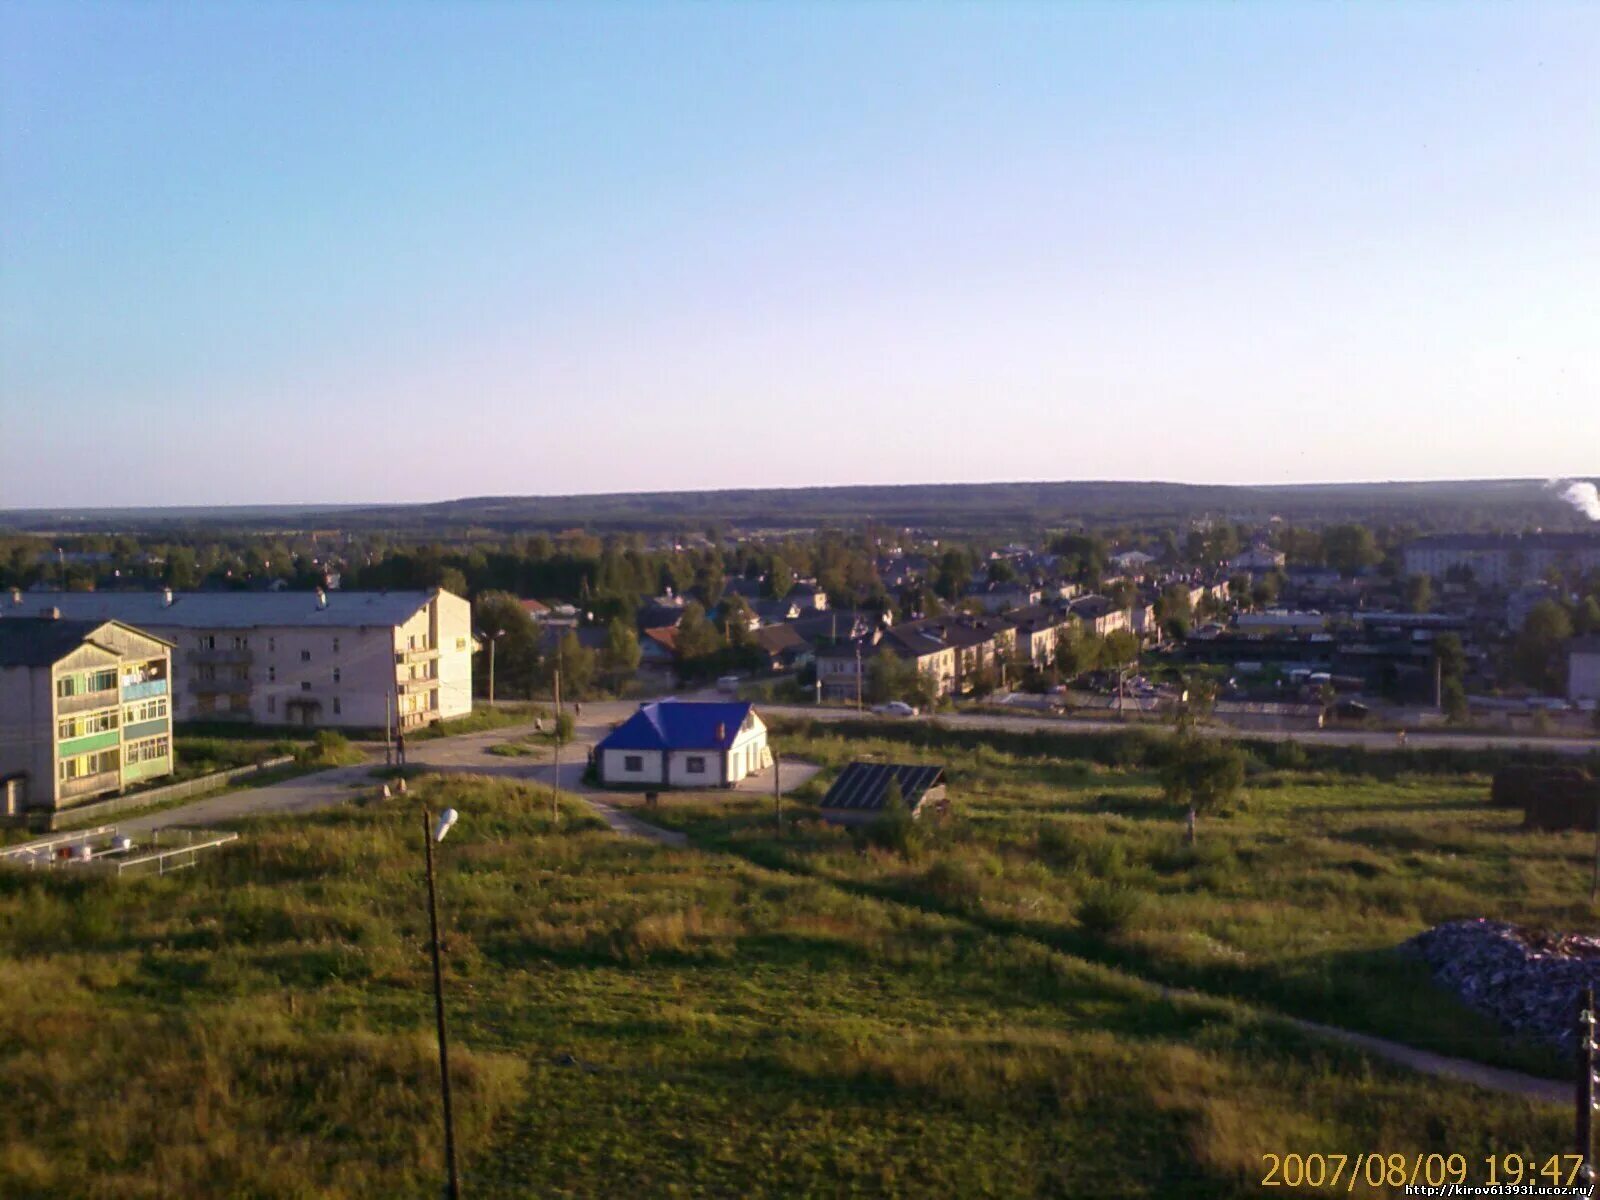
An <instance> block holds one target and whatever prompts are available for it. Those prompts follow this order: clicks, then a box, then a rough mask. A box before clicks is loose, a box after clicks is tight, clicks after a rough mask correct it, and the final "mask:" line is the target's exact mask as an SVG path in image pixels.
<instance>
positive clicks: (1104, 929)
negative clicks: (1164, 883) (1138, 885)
mask: <svg viewBox="0 0 1600 1200" xmlns="http://www.w3.org/2000/svg"><path fill="white" fill-rule="evenodd" d="M1143 910H1144V896H1143V895H1142V894H1141V893H1140V892H1138V891H1135V890H1134V889H1133V888H1131V887H1128V886H1127V885H1126V884H1122V883H1114V882H1108V881H1105V880H1094V881H1092V882H1091V883H1089V884H1088V885H1087V886H1086V887H1085V888H1084V889H1083V892H1082V895H1081V896H1080V898H1079V900H1078V903H1077V905H1076V907H1074V909H1073V916H1074V917H1075V918H1076V920H1077V922H1078V925H1079V927H1080V928H1081V929H1082V930H1083V931H1084V933H1086V934H1088V935H1089V936H1090V937H1093V938H1099V939H1102V940H1107V939H1111V938H1114V937H1117V936H1118V935H1120V934H1122V933H1125V932H1127V931H1128V930H1130V929H1132V928H1133V927H1134V925H1135V924H1136V922H1137V921H1138V919H1139V917H1140V915H1141V913H1142V912H1143Z"/></svg>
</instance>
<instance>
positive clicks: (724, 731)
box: [717, 721, 728, 742]
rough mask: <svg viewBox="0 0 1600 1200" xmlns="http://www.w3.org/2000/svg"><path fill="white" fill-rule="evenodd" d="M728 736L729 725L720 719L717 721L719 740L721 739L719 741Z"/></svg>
mask: <svg viewBox="0 0 1600 1200" xmlns="http://www.w3.org/2000/svg"><path fill="white" fill-rule="evenodd" d="M727 736H728V727H727V726H726V725H724V724H723V723H722V722H721V721H718V722H717V741H719V742H721V741H724V740H726V739H727Z"/></svg>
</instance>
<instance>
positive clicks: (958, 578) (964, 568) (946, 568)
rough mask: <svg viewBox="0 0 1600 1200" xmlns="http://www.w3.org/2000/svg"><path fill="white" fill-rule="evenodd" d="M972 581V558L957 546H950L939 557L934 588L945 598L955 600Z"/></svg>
mask: <svg viewBox="0 0 1600 1200" xmlns="http://www.w3.org/2000/svg"><path fill="white" fill-rule="evenodd" d="M971 581H972V560H971V558H969V557H968V556H967V552H966V551H965V550H963V549H961V547H959V546H951V547H950V548H949V549H948V550H946V551H945V552H944V554H943V555H942V556H941V557H940V559H939V569H938V573H937V575H936V576H935V578H934V584H933V586H934V589H935V590H936V591H937V592H938V593H939V595H941V596H943V597H944V598H945V599H946V600H951V601H954V600H957V599H959V598H960V596H961V593H962V592H964V591H966V590H967V584H968V583H970V582H971Z"/></svg>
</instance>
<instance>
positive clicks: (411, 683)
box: [395, 675, 439, 695]
mask: <svg viewBox="0 0 1600 1200" xmlns="http://www.w3.org/2000/svg"><path fill="white" fill-rule="evenodd" d="M395 682H396V684H397V685H398V686H399V688H400V690H401V692H403V693H405V694H406V695H415V694H419V693H422V692H426V691H428V690H429V689H430V688H436V687H438V686H439V677H438V676H437V675H432V676H429V677H428V678H426V679H407V678H406V677H404V676H401V677H400V678H399V679H398V680H396V681H395Z"/></svg>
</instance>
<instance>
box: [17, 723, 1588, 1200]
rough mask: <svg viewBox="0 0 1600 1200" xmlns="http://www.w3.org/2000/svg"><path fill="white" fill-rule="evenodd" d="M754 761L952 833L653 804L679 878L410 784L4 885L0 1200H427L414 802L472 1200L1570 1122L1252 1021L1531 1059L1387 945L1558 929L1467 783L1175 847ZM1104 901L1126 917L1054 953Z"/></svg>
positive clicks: (905, 1178)
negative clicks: (188, 844) (676, 841)
mask: <svg viewBox="0 0 1600 1200" xmlns="http://www.w3.org/2000/svg"><path fill="white" fill-rule="evenodd" d="M783 736H784V741H785V746H786V748H787V749H788V751H789V752H790V753H795V754H801V755H804V756H809V757H811V758H813V759H815V760H817V761H821V762H824V763H826V764H830V765H836V764H838V763H841V762H843V761H845V760H846V759H848V758H850V757H854V756H858V755H859V754H861V753H863V752H875V753H878V754H881V755H888V756H894V757H904V756H906V755H913V756H922V757H934V758H937V759H938V761H942V762H945V763H947V764H948V765H949V766H950V768H951V772H952V781H953V792H954V796H955V800H956V805H957V816H956V818H955V819H954V820H953V821H952V822H950V823H949V824H948V825H946V826H944V827H942V828H939V829H933V828H930V829H928V830H927V831H926V832H925V833H924V834H923V835H922V836H919V838H918V839H917V840H916V842H915V844H914V845H913V846H912V847H910V853H909V855H902V854H899V853H895V852H891V851H884V850H858V849H857V848H856V847H855V846H854V845H853V844H852V843H851V841H850V840H849V839H848V838H847V837H845V836H843V835H841V834H839V833H837V832H834V831H830V830H827V829H825V828H823V827H821V826H819V825H817V824H815V823H812V822H802V824H801V825H800V827H799V828H798V829H792V830H791V832H790V834H789V836H787V837H785V838H783V839H781V840H780V839H778V838H777V837H776V836H775V834H774V831H773V828H772V821H771V809H770V802H769V801H767V800H765V799H764V798H761V797H750V798H749V799H746V798H744V797H743V796H738V797H734V796H728V795H718V796H715V797H701V798H694V797H690V798H688V799H686V800H682V801H676V802H674V803H673V804H672V805H670V806H669V807H667V808H665V809H663V810H662V811H661V813H660V818H661V819H662V820H663V821H665V822H670V823H671V824H673V825H675V826H676V827H678V828H681V829H683V830H685V831H686V832H688V833H689V834H690V836H691V838H692V840H693V843H694V844H693V846H692V847H691V848H689V849H681V850H679V849H669V848H665V847H661V846H657V845H653V844H649V843H643V842H637V841H630V840H625V839H620V838H617V837H616V836H614V835H612V834H610V833H609V832H606V831H604V830H603V828H602V827H601V826H600V825H599V823H598V822H597V821H595V820H594V819H593V818H592V817H590V816H588V815H587V810H585V809H583V808H581V807H578V806H577V805H576V803H575V802H569V803H566V804H564V806H563V809H562V817H561V820H560V823H559V825H553V824H552V823H551V820H550V818H549V815H548V807H547V804H546V802H545V797H544V796H543V795H535V794H533V793H531V792H530V791H528V790H527V789H525V788H522V787H519V786H518V785H515V784H511V783H507V782H504V781H490V780H486V779H470V778H452V779H448V780H440V779H434V780H431V781H428V782H425V783H423V784H422V785H420V787H419V788H418V789H416V790H415V791H414V792H413V794H412V796H411V797H410V798H409V799H407V800H405V801H394V802H389V803H383V802H378V801H373V802H370V803H367V804H365V805H360V806H351V807H349V808H347V809H345V810H341V811H337V812H332V813H327V814H322V815H317V816H311V817H303V818H295V819H281V820H273V821H262V822H256V823H252V824H250V825H249V826H248V827H247V828H246V837H245V839H244V840H243V841H242V842H241V843H240V844H239V846H238V847H237V848H235V849H233V850H231V851H230V852H228V853H227V854H226V855H224V856H222V857H219V858H218V859H216V860H214V861H213V862H212V863H210V864H209V865H207V866H203V867H201V868H200V869H198V870H196V871H194V872H191V873H188V874H186V875H182V876H179V877H176V878H166V879H153V880H142V881H132V882H127V883H123V884H120V885H116V884H110V883H103V882H100V881H96V880H87V879H74V878H71V877H70V876H66V877H58V878H41V877H27V876H17V875H0V928H4V929H6V930H8V931H9V932H8V936H7V939H6V941H5V944H4V954H3V955H0V988H3V992H4V995H5V996H6V998H7V1001H6V1003H5V1004H4V1005H3V1006H0V1088H4V1090H5V1093H6V1094H7V1095H8V1096H9V1097H10V1100H11V1103H10V1111H11V1116H10V1117H9V1119H8V1127H7V1137H6V1138H5V1139H4V1140H3V1142H0V1179H4V1180H6V1181H7V1183H6V1189H5V1191H6V1194H7V1195H8V1196H10V1195H17V1196H40V1197H43V1196H52V1197H53V1196H69V1195H70V1196H97V1197H118V1198H122V1197H139V1196H166V1195H183V1196H228V1197H233V1196H273V1197H293V1196H304V1197H313V1196H316V1197H322V1196H334V1197H338V1196H347V1197H354V1196H395V1195H424V1194H429V1192H430V1190H431V1189H433V1188H435V1187H437V1184H438V1181H439V1180H440V1178H441V1177H442V1169H441V1165H440V1156H439V1151H438V1140H439V1139H438V1136H437V1111H436V1101H435V1087H436V1077H435V1075H434V1071H435V1063H434V1059H433V1057H432V1055H433V1047H432V1038H431V1028H432V1026H431V1020H432V1016H431V999H430V994H429V990H428V974H427V972H428V960H427V956H426V942H425V932H426V926H425V922H426V916H425V910H424V908H423V893H422V881H421V878H420V858H421V852H420V845H419V840H420V837H421V832H420V822H421V816H420V813H419V811H418V807H419V806H418V800H419V798H420V799H422V800H426V801H427V802H429V803H432V804H433V805H435V806H436V807H438V806H442V805H445V804H449V805H453V806H454V807H456V808H458V809H459V810H460V811H461V814H462V816H461V820H460V822H459V823H458V825H457V827H456V829H455V830H454V832H452V834H451V836H450V838H449V840H447V841H446V842H445V843H444V845H443V846H442V847H441V856H440V860H441V894H442V903H443V909H444V925H445V929H446V932H447V941H448V951H447V955H448V991H449V1001H450V1012H451V1020H452V1029H453V1038H454V1041H453V1044H452V1064H453V1065H454V1066H456V1067H457V1069H458V1079H457V1110H458V1113H459V1114H460V1118H459V1119H460V1122H461V1127H462V1159H463V1164H464V1167H465V1190H466V1192H467V1194H469V1195H472V1196H475V1197H481V1196H503V1197H521V1196H526V1195H529V1194H541V1195H563V1196H584V1197H588V1196H595V1195H604V1194H606V1193H608V1192H611V1191H615V1190H617V1189H619V1188H625V1189H627V1190H628V1191H629V1192H631V1193H632V1194H637V1195H640V1196H657V1195H685V1196H688V1195H738V1196H793V1195H842V1194H850V1195H876V1196H901V1195H928V1196H977V1195H984V1196H1062V1197H1076V1196H1089V1195H1095V1196H1151V1197H1155V1196H1163V1197H1165V1196H1174V1195H1181V1196H1186V1197H1187V1196H1194V1197H1207V1196H1216V1197H1231V1196H1239V1197H1244V1196H1257V1195H1260V1194H1261V1188H1260V1180H1261V1174H1262V1155H1264V1154H1266V1153H1280V1154H1281V1153H1285V1152H1291V1151H1299V1152H1307V1151H1312V1150H1322V1151H1339V1152H1345V1151H1348V1152H1351V1153H1354V1152H1357V1151H1360V1150H1363V1149H1366V1150H1377V1149H1381V1150H1383V1151H1385V1152H1417V1151H1431V1152H1438V1153H1443V1154H1456V1153H1459V1154H1464V1155H1466V1156H1468V1157H1469V1158H1475V1157H1477V1156H1479V1155H1482V1154H1487V1153H1490V1152H1493V1151H1496V1150H1513V1149H1514V1150H1518V1151H1526V1152H1529V1153H1532V1154H1536V1155H1540V1156H1542V1155H1545V1154H1549V1153H1555V1152H1558V1151H1563V1150H1565V1149H1566V1145H1567V1140H1568V1137H1569V1135H1568V1125H1569V1122H1570V1113H1569V1112H1568V1108H1569V1107H1570V1106H1541V1105H1535V1104H1532V1103H1529V1102H1525V1101H1519V1100H1515V1099H1508V1098H1506V1097H1502V1096H1489V1095H1487V1094H1484V1093H1479V1092H1476V1091H1474V1090H1472V1089H1468V1088H1464V1087H1458V1086H1447V1085H1443V1084H1441V1083H1439V1082H1438V1081H1435V1080H1430V1079H1426V1078H1422V1077H1419V1076H1415V1075H1411V1074H1407V1073H1405V1072H1402V1071H1400V1070H1398V1069H1396V1068H1391V1067H1388V1066H1386V1065H1384V1064H1382V1063H1379V1062H1376V1061H1373V1060H1371V1059H1368V1058H1366V1057H1364V1056H1362V1055H1360V1054H1358V1053H1356V1052H1354V1051H1351V1050H1347V1049H1342V1048H1339V1047H1335V1046H1331V1045H1329V1044H1326V1043H1323V1042H1320V1041H1315V1040H1311V1039H1309V1038H1307V1037H1306V1036H1304V1035H1302V1034H1300V1033H1297V1032H1296V1031H1295V1030H1294V1029H1293V1028H1291V1027H1289V1026H1288V1025H1287V1024H1285V1023H1283V1022H1282V1021H1279V1020H1277V1019H1276V1018H1275V1016H1274V1014H1275V1013H1277V1012H1294V1013H1301V1014H1305V1015H1311V1016H1318V1017H1322V1018H1325V1019H1328V1020H1332V1021H1334V1022H1335V1023H1337V1024H1343V1025H1347V1026H1350V1027H1353V1028H1367V1029H1371V1030H1373V1031H1376V1032H1380V1033H1387V1034H1390V1035H1394V1036H1403V1037H1406V1038H1408V1039H1411V1040H1415V1041H1417V1042H1418V1043H1419V1044H1426V1043H1429V1042H1430V1041H1431V1043H1432V1044H1434V1045H1437V1046H1440V1047H1441V1048H1445V1049H1448V1050H1450V1051H1452V1052H1455V1053H1458V1054H1467V1055H1470V1056H1473V1057H1479V1058H1482V1059H1485V1060H1488V1061H1498V1062H1507V1063H1513V1064H1516V1065H1521V1066H1524V1067H1529V1068H1534V1069H1539V1068H1545V1067H1551V1068H1553V1067H1556V1066H1559V1064H1553V1063H1552V1062H1551V1060H1550V1058H1549V1056H1548V1055H1545V1054H1543V1053H1542V1052H1539V1051H1537V1050H1530V1049H1528V1048H1525V1047H1518V1046H1514V1045H1511V1044H1508V1043H1505V1042H1504V1041H1503V1040H1501V1039H1500V1038H1499V1037H1498V1035H1496V1034H1495V1033H1494V1031H1492V1030H1488V1029H1486V1028H1485V1027H1484V1026H1483V1024H1482V1023H1481V1022H1478V1021H1477V1020H1476V1019H1475V1018H1473V1017H1472V1016H1471V1015H1470V1014H1468V1013H1466V1012H1465V1011H1464V1010H1462V1009H1461V1008H1460V1007H1459V1006H1457V1005H1455V1004H1454V1003H1453V1001H1450V1000H1449V999H1448V998H1447V997H1444V996H1442V995H1441V994H1440V993H1438V992H1437V991H1436V990H1434V989H1433V988H1432V987H1431V985H1429V984H1428V983H1427V981H1426V980H1425V979H1424V978H1422V976H1421V974H1420V972H1419V971H1418V970H1417V969H1415V968H1413V967H1410V966H1408V965H1406V964H1404V963H1402V962H1400V961H1398V960H1397V959H1395V958H1394V957H1393V956H1392V954H1390V948H1391V947H1392V946H1393V945H1394V944H1395V943H1396V942H1397V941H1398V940H1399V939H1401V938H1403V937H1405V936H1407V935H1408V934H1409V933H1411V932H1414V931H1415V930H1416V929H1419V928H1421V927H1422V926H1424V925H1425V924H1428V923H1430V922H1432V921H1433V920H1435V919H1438V918H1441V917H1443V916H1446V915H1463V914H1464V913H1485V914H1494V915H1505V916H1511V917H1516V918H1520V919H1529V920H1535V921H1540V922H1552V923H1559V924H1561V925H1563V926H1564V927H1576V926H1580V925H1581V926H1587V925H1589V924H1591V923H1592V918H1591V917H1590V916H1589V915H1588V914H1587V911H1586V906H1585V905H1584V904H1582V903H1581V899H1582V897H1583V895H1584V894H1585V886H1586V885H1585V883H1584V869H1585V868H1584V863H1585V861H1586V860H1587V851H1588V849H1589V848H1590V847H1589V842H1588V840H1587V839H1583V838H1579V837H1577V836H1576V835H1534V836H1527V837H1523V836H1520V835H1518V836H1517V837H1516V839H1515V840H1514V841H1513V840H1512V836H1511V835H1509V834H1508V833H1507V831H1506V830H1505V829H1502V828H1501V826H1502V825H1504V824H1505V823H1506V822H1507V821H1508V819H1509V818H1508V817H1507V815H1506V814H1504V813H1501V812H1495V811H1493V810H1489V809H1487V808H1485V807H1484V806H1482V804H1481V802H1480V801H1479V799H1478V797H1479V796H1480V795H1481V793H1482V791H1483V781H1482V779H1481V778H1477V777H1472V776H1467V775H1461V774H1456V773H1448V772H1447V773H1430V774H1421V775H1406V776H1403V777H1395V778H1384V777H1382V776H1383V774H1384V773H1385V772H1384V770H1383V769H1382V767H1381V764H1379V766H1378V767H1377V768H1375V772H1374V773H1371V774H1362V773H1353V772H1352V770H1349V769H1344V768H1337V767H1334V766H1327V765H1324V766H1317V765H1315V764H1297V763H1291V764H1279V765H1277V766H1273V765H1271V764H1266V763H1262V764H1257V767H1256V769H1255V771H1254V773H1253V776H1252V779H1251V782H1250V789H1249V795H1248V799H1247V800H1246V801H1245V802H1244V803H1242V804H1241V805H1240V806H1239V807H1238V808H1237V809H1236V810H1235V811H1234V812H1233V813H1231V814H1228V815H1226V816H1224V817H1220V818H1218V819H1216V820H1212V821H1207V822H1205V823H1204V825H1203V826H1202V830H1201V843H1200V845H1199V847H1198V848H1196V849H1195V850H1193V851H1190V850H1187V849H1186V848H1185V847H1183V846H1182V844H1181V826H1180V823H1179V821H1178V820H1177V818H1176V815H1175V814H1173V813H1171V812H1168V811H1166V810H1165V809H1164V807H1163V806H1162V805H1161V803H1160V802H1159V800H1157V799H1155V797H1154V796H1153V792H1152V780H1151V777H1150V774H1149V772H1148V770H1147V769H1146V767H1145V766H1144V765H1143V763H1142V761H1141V752H1140V750H1139V748H1138V747H1139V745H1140V743H1138V742H1137V740H1134V741H1128V742H1125V743H1119V744H1120V745H1122V747H1123V748H1122V749H1120V750H1117V749H1108V747H1111V746H1112V743H1110V742H1106V743H1105V744H1104V745H1101V744H1100V743H1091V742H1083V743H1076V744H1074V743H1068V742H1065V741H1063V742H1061V743H1060V744H1059V745H1057V744H1053V743H1036V744H1029V745H1027V746H1007V747H1003V748H999V749H997V748H994V747H988V746H981V745H976V744H972V743H970V742H964V741H962V740H961V739H954V740H952V741H950V742H949V743H947V744H943V745H912V744H908V743H905V742H901V741H895V740H881V739H880V740H877V741H865V742H863V741H848V742H847V741H846V740H844V739H843V738H842V737H841V736H840V734H839V731H837V730H813V729H809V728H805V727H801V728H797V729H795V730H792V731H789V732H787V733H785V734H784V735H783ZM889 736H890V737H891V738H899V737H909V736H911V731H909V730H907V731H905V732H904V733H901V732H899V731H892V732H891V734H890V735H889ZM811 786H812V787H813V788H815V787H817V786H820V784H814V785H811ZM796 811H801V812H803V804H802V805H801V806H800V807H799V809H797V810H796ZM1108 886H1114V887H1117V888H1122V889H1126V890H1128V891H1129V892H1131V893H1134V894H1136V895H1137V896H1138V897H1139V899H1138V901H1137V902H1136V903H1135V904H1134V905H1133V906H1132V907H1130V908H1128V909H1126V910H1125V911H1122V910H1119V911H1121V918H1119V919H1116V920H1113V921H1112V922H1110V924H1108V925H1106V924H1100V925H1096V926H1095V927H1094V928H1093V929H1092V930H1091V929H1090V928H1089V927H1088V926H1087V925H1086V923H1085V922H1084V920H1083V915H1084V913H1085V911H1086V910H1085V908H1084V901H1085V900H1086V898H1091V897H1094V896H1097V895H1100V894H1101V889H1104V888H1106V887H1108ZM1178 987H1184V988H1193V989H1196V994H1186V993H1183V992H1180V991H1179V990H1176V989H1177V988H1178ZM1202 993H1203V994H1202ZM1478 1177H1479V1175H1477V1174H1475V1175H1474V1178H1478ZM1341 1190H1342V1189H1341ZM1354 1194H1356V1195H1362V1194H1375V1193H1370V1192H1363V1190H1362V1188H1361V1187H1357V1188H1356V1189H1355V1191H1354Z"/></svg>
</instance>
